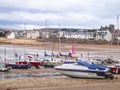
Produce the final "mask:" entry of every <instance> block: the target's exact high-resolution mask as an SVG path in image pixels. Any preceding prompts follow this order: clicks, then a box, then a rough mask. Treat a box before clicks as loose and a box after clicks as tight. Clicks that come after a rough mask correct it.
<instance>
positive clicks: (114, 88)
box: [0, 40, 120, 90]
mask: <svg viewBox="0 0 120 90" xmlns="http://www.w3.org/2000/svg"><path fill="white" fill-rule="evenodd" d="M5 41H6V42H8V41H7V40H5ZM10 41H11V42H13V43H14V41H13V40H10ZM10 41H9V42H10ZM26 42H27V41H26ZM28 42H29V43H33V44H34V43H36V41H35V40H33V41H31V42H30V41H28ZM16 43H18V44H20V45H21V43H22V44H23V43H24V41H23V40H22V42H20V41H17V40H16ZM13 45H14V44H13ZM20 45H18V46H16V47H18V48H19V47H22V46H20ZM44 45H46V47H47V50H52V47H53V43H47V44H46V43H37V45H36V44H34V46H33V45H30V48H33V49H41V50H44ZM74 45H75V49H76V52H77V53H78V55H80V53H84V57H87V53H88V52H89V53H90V58H92V57H96V56H102V57H106V56H107V55H108V52H109V54H110V55H112V56H114V57H117V59H120V56H119V55H120V46H110V48H111V49H110V50H108V45H84V44H74ZM55 47H56V48H55V50H54V51H57V44H56V46H55ZM70 47H71V45H70V44H61V51H62V52H68V51H69V48H70ZM27 48H28V46H27ZM10 72H15V73H26V72H27V73H38V72H57V71H56V70H55V69H45V68H40V69H35V68H33V69H28V70H18V69H17V70H15V69H12V70H11V71H10ZM115 77H117V79H113V80H110V79H81V78H70V77H66V76H63V77H27V78H9V79H0V90H119V88H120V76H119V75H115Z"/></svg>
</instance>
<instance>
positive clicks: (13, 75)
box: [0, 72, 62, 79]
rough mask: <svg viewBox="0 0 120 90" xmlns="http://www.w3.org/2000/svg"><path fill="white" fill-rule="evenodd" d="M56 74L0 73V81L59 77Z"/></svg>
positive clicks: (58, 74)
mask: <svg viewBox="0 0 120 90" xmlns="http://www.w3.org/2000/svg"><path fill="white" fill-rule="evenodd" d="M60 76H62V75H61V74H60V73H57V72H38V73H30V72H29V73H28V72H27V73H19V72H0V79H10V78H27V77H60Z"/></svg>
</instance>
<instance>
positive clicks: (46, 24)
mask: <svg viewBox="0 0 120 90" xmlns="http://www.w3.org/2000/svg"><path fill="white" fill-rule="evenodd" d="M45 32H46V33H45V43H46V38H47V20H45ZM44 52H45V53H46V45H45V51H44Z"/></svg>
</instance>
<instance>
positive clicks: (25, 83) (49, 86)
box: [0, 68, 120, 90]
mask: <svg viewBox="0 0 120 90" xmlns="http://www.w3.org/2000/svg"><path fill="white" fill-rule="evenodd" d="M11 72H21V73H24V72H33V73H35V72H57V71H56V70H55V69H44V68H41V69H29V70H15V69H14V70H11ZM116 77H118V78H117V79H114V80H110V79H81V78H70V77H66V76H63V77H56V78H53V77H30V78H15V79H1V80H0V90H88V89H89V90H119V88H120V78H119V75H117V76H116Z"/></svg>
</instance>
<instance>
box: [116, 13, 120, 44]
mask: <svg viewBox="0 0 120 90" xmlns="http://www.w3.org/2000/svg"><path fill="white" fill-rule="evenodd" d="M117 31H118V32H117V38H118V39H117V45H118V46H119V37H120V36H119V15H117Z"/></svg>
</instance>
